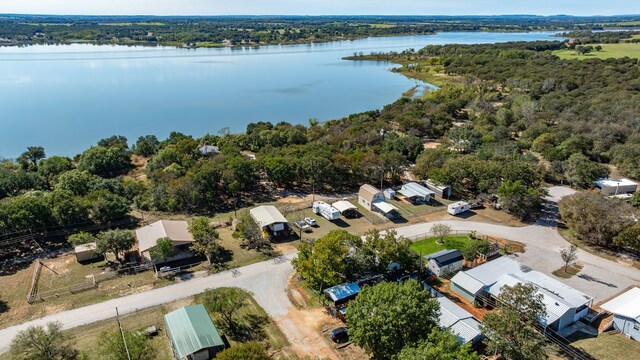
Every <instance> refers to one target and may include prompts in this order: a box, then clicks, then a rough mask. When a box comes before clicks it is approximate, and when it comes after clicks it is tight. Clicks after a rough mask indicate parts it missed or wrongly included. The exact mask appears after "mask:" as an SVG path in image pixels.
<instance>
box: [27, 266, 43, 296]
mask: <svg viewBox="0 0 640 360" xmlns="http://www.w3.org/2000/svg"><path fill="white" fill-rule="evenodd" d="M41 270H42V263H41V262H40V259H37V260H36V266H35V268H34V269H33V276H32V277H31V289H29V294H28V295H27V302H28V303H29V304H33V303H34V302H35V301H36V299H37V298H38V280H39V279H40V271H41Z"/></svg>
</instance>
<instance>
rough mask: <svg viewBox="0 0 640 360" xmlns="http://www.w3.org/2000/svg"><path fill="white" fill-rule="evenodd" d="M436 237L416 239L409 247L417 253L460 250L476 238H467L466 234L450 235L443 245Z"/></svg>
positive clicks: (425, 253) (426, 253)
mask: <svg viewBox="0 0 640 360" xmlns="http://www.w3.org/2000/svg"><path fill="white" fill-rule="evenodd" d="M437 240H438V238H435V237H433V238H428V239H424V240H420V241H417V242H415V243H413V244H411V248H412V249H413V250H414V251H415V252H417V253H418V254H422V255H428V254H432V253H434V252H436V251H440V250H452V249H458V250H462V249H464V248H466V247H467V246H468V245H469V244H470V243H471V242H473V241H476V240H471V239H469V236H467V235H452V236H447V237H446V238H445V240H444V245H440V244H438V243H437Z"/></svg>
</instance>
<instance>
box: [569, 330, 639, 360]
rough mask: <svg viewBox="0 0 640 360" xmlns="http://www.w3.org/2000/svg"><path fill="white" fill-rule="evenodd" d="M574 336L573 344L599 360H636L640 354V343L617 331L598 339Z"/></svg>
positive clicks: (604, 334) (607, 333)
mask: <svg viewBox="0 0 640 360" xmlns="http://www.w3.org/2000/svg"><path fill="white" fill-rule="evenodd" d="M581 334H582V333H580V332H578V333H576V334H574V335H573V336H572V337H571V338H570V340H574V342H573V343H572V344H571V345H573V346H575V347H578V348H581V349H583V350H584V351H586V352H588V353H589V354H591V355H592V356H593V357H594V358H596V359H598V360H618V359H634V358H637V357H638V354H640V343H639V342H637V341H635V340H632V339H627V338H626V337H625V336H624V335H622V334H618V333H617V332H615V331H611V332H606V333H602V334H599V335H598V336H597V337H589V336H587V335H585V336H581Z"/></svg>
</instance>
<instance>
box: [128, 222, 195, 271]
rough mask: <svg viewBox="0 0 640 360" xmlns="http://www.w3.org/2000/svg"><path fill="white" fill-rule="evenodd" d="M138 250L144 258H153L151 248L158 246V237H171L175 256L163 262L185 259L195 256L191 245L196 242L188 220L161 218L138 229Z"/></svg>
mask: <svg viewBox="0 0 640 360" xmlns="http://www.w3.org/2000/svg"><path fill="white" fill-rule="evenodd" d="M136 238H137V239H138V252H139V253H140V256H141V257H142V258H146V259H148V260H152V259H151V253H150V250H151V249H153V248H154V247H155V246H156V243H157V241H158V239H162V238H169V239H171V242H172V244H173V247H174V250H175V254H174V256H172V257H170V258H167V259H164V261H162V262H167V261H173V260H179V259H184V258H187V257H191V256H193V254H192V253H191V252H190V251H189V247H190V246H191V244H192V243H193V242H194V240H193V236H192V235H191V233H190V232H189V224H188V223H187V222H186V221H174V220H160V221H156V222H154V223H153V224H150V225H147V226H144V227H141V228H139V229H137V230H136Z"/></svg>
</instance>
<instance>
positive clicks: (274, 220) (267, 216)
mask: <svg viewBox="0 0 640 360" xmlns="http://www.w3.org/2000/svg"><path fill="white" fill-rule="evenodd" d="M249 214H250V215H251V218H252V219H253V221H255V223H256V224H257V225H258V226H259V227H260V229H261V230H262V231H263V234H264V235H265V237H279V236H286V235H288V234H289V221H288V220H287V219H286V218H285V217H284V216H283V215H282V214H281V213H280V211H278V209H277V208H276V207H275V206H272V205H262V206H258V207H256V208H253V209H251V210H249Z"/></svg>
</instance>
